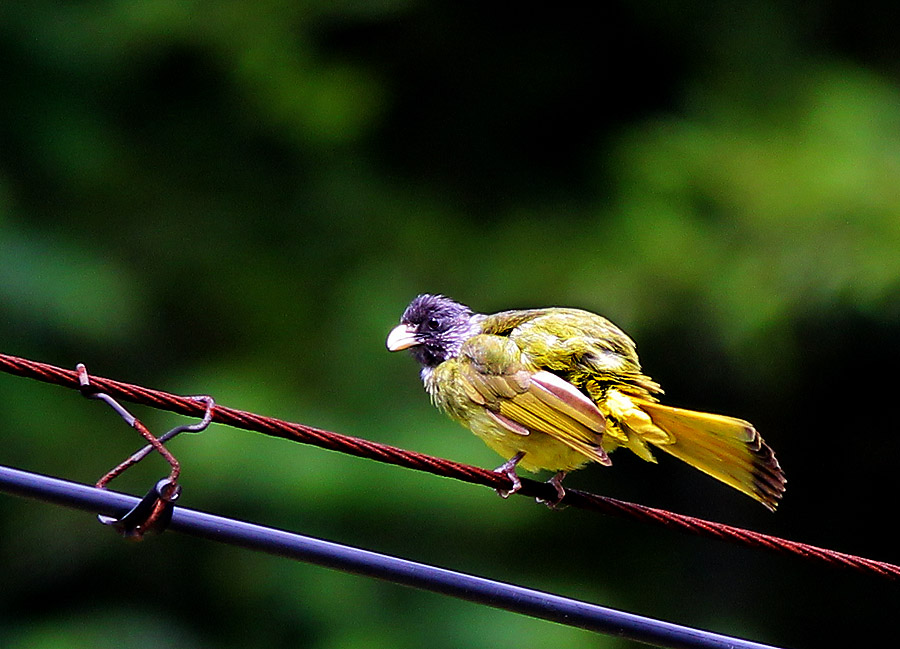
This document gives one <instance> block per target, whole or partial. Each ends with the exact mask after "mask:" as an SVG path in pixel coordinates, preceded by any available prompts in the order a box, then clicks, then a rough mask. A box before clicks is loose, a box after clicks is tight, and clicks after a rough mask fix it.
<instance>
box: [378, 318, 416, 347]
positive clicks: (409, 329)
mask: <svg viewBox="0 0 900 649" xmlns="http://www.w3.org/2000/svg"><path fill="white" fill-rule="evenodd" d="M385 344H387V348H388V350H390V351H392V352H399V351H400V350H401V349H409V348H410V347H414V346H415V345H418V344H419V341H418V340H417V339H416V329H415V327H413V326H412V325H408V324H402V325H397V326H396V327H394V328H393V329H391V333H389V334H388V337H387V341H386V343H385Z"/></svg>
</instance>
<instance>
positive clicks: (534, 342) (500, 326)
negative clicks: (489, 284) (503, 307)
mask: <svg viewBox="0 0 900 649" xmlns="http://www.w3.org/2000/svg"><path fill="white" fill-rule="evenodd" d="M481 330H482V332H483V333H488V334H494V335H501V336H508V337H509V338H510V339H511V340H513V341H515V343H516V344H517V345H518V347H519V348H520V349H521V350H522V355H523V361H524V362H526V363H527V364H529V365H531V366H532V367H533V369H543V370H548V371H550V372H553V373H554V374H557V375H559V376H560V377H561V378H563V379H565V380H567V381H569V382H570V383H572V384H573V385H575V386H576V387H577V388H579V389H580V390H582V391H584V392H585V393H587V394H588V395H589V396H590V397H591V398H592V399H593V400H594V401H599V400H600V399H601V398H602V396H603V395H604V394H605V392H606V390H608V389H609V387H611V386H615V387H618V388H620V389H622V390H624V391H626V392H629V393H633V394H635V395H636V396H642V397H645V398H652V397H651V395H652V394H656V393H660V392H662V390H661V389H660V387H659V385H658V384H657V383H655V382H654V381H653V380H652V379H650V378H649V377H647V376H645V375H644V374H643V373H642V372H641V366H640V362H639V361H638V356H637V352H636V350H635V344H634V341H632V340H631V338H630V337H629V336H628V335H627V334H626V333H625V332H624V331H622V330H621V329H619V328H618V327H617V326H616V325H614V324H613V323H612V322H610V321H609V320H607V319H606V318H604V317H602V316H599V315H597V314H595V313H591V312H590V311H584V310H581V309H567V308H549V309H530V310H522V311H502V312H500V313H495V314H493V315H489V316H486V317H485V319H484V320H483V321H482V323H481Z"/></svg>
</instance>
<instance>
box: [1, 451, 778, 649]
mask: <svg viewBox="0 0 900 649" xmlns="http://www.w3.org/2000/svg"><path fill="white" fill-rule="evenodd" d="M0 491H6V492H9V493H13V494H17V495H20V496H26V497H29V498H36V499H39V500H44V501H48V502H52V503H56V504H58V505H65V506H68V507H73V508H76V509H83V510H86V511H91V512H95V513H100V514H108V515H112V516H121V515H122V514H123V513H125V512H126V511H128V510H129V509H131V508H132V507H134V506H135V505H136V504H137V503H138V501H139V499H138V498H135V497H134V496H128V495H125V494H121V493H118V492H114V491H108V490H104V489H97V488H95V487H90V486H87V485H83V484H78V483H75V482H69V481H67V480H60V479H59V478H51V477H47V476H43V475H38V474H35V473H29V472H26V471H20V470H18V469H12V468H9V467H4V466H0ZM169 528H170V529H172V530H175V531H178V532H184V533H186V534H192V535H194V536H200V537H203V538H206V539H210V540H212V541H220V542H223V543H229V544H232V545H238V546H241V547H245V548H249V549H253V550H260V551H262V552H267V553H269V554H275V555H278V556H283V557H289V558H291V559H299V560H301V561H307V562H309V563H314V564H317V565H320V566H326V567H329V568H334V569H337V570H343V571H345V572H351V573H355V574H358V575H365V576H368V577H377V578H379V579H385V580H388V581H392V582H395V583H398V584H403V585H405V586H412V587H415V588H421V589H423V590H428V591H432V592H436V593H443V594H445V595H452V596H454V597H459V598H461V599H466V600H469V601H472V602H478V603H480V604H486V605H488V606H493V607H496V608H502V609H506V610H508V611H513V612H516V613H522V614H524V615H530V616H532V617H537V618H541V619H545V620H552V621H553V622H558V623H560V624H567V625H570V626H575V627H580V628H583V629H589V630H591V631H599V632H601V633H606V634H610V635H615V636H619V637H622V638H627V639H630V640H635V641H638V642H645V643H648V644H653V645H657V646H660V647H673V648H678V649H698V648H704V649H705V648H710V649H775V648H774V647H772V646H771V645H763V644H760V643H757V642H751V641H749V640H741V639H739V638H733V637H729V636H725V635H720V634H717V633H710V632H709V631H703V630H700V629H693V628H690V627H686V626H681V625H678V624H672V623H670V622H663V621H661V620H655V619H652V618H648V617H644V616H641V615H634V614H632V613H626V612H623V611H618V610H615V609H612V608H607V607H605V606H598V605H596V604H590V603H588V602H581V601H578V600H574V599H569V598H567V597H561V596H559V595H553V594H550V593H544V592H541V591H538V590H532V589H530V588H523V587H521V586H514V585H512V584H506V583H503V582H498V581H493V580H491V579H485V578H483V577H476V576H474V575H467V574H465V573H460V572H455V571H453V570H446V569H444V568H437V567H435V566H430V565H427V564H424V563H417V562H415V561H407V560H406V559H399V558H397V557H392V556H389V555H385V554H379V553H377V552H370V551H368V550H361V549H359V548H353V547H349V546H346V545H340V544H338V543H332V542H330V541H322V540H320V539H315V538H311V537H308V536H302V535H300V534H294V533H292V532H285V531H282V530H277V529H273V528H270V527H263V526H260V525H254V524H252V523H245V522H242V521H237V520H233V519H229V518H223V517H221V516H214V515H212V514H205V513H203V512H198V511H194V510H190V509H185V508H183V507H176V508H175V511H174V514H173V516H172V522H171V524H170V526H169Z"/></svg>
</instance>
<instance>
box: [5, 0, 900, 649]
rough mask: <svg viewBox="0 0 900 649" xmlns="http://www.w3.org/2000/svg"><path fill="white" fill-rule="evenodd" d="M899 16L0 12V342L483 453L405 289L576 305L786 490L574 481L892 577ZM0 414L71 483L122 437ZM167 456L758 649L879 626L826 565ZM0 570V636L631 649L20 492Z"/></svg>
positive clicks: (483, 568)
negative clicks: (776, 463)
mask: <svg viewBox="0 0 900 649" xmlns="http://www.w3.org/2000/svg"><path fill="white" fill-rule="evenodd" d="M897 13H898V12H897V9H896V8H895V7H894V6H893V5H889V4H887V3H876V4H875V5H869V6H861V5H857V4H852V5H851V4H850V3H841V2H837V1H820V2H815V3H778V2H774V0H755V1H753V2H749V3H734V2H730V3H723V4H716V5H711V4H710V5H705V4H696V3H687V2H672V3H662V4H656V3H648V2H628V1H622V2H618V3H613V4H608V5H604V7H603V9H602V10H600V11H599V12H598V10H597V8H595V7H589V6H585V8H583V9H577V8H574V7H572V6H560V7H556V6H553V7H551V6H549V5H546V4H525V5H522V4H517V5H515V6H505V5H504V6H490V5H488V6H485V5H483V4H481V3H478V4H476V3H468V2H461V3H450V2H430V3H429V2H415V1H411V0H406V1H399V0H398V1H391V0H382V1H381V2H369V3H350V2H337V3H334V2H313V1H298V2H290V3H284V2H275V1H271V0H270V1H266V2H257V3H239V2H217V3H208V2H173V1H172V0H148V1H146V2H141V3H130V2H121V1H113V0H107V1H84V2H71V3H61V2H51V1H49V0H35V1H34V2H27V3H26V2H6V3H3V4H2V5H0V61H2V63H3V70H4V72H3V80H2V82H0V87H2V95H0V333H2V337H3V340H4V345H3V349H2V351H3V352H5V353H12V354H16V355H21V356H28V357H31V358H35V359H37V360H41V361H46V362H51V363H56V364H59V365H63V366H67V367H72V366H74V364H75V363H76V362H78V361H82V362H85V363H86V364H87V365H88V368H89V369H90V370H91V371H93V372H94V373H96V374H100V375H104V376H109V377H114V378H118V379H121V380H126V381H132V382H138V383H143V384H146V385H149V386H151V387H158V388H162V389H166V390H169V391H173V392H180V393H185V394H193V393H209V394H212V395H214V396H215V397H216V399H217V400H218V401H219V402H220V403H223V404H226V405H229V406H233V407H239V408H243V409H247V410H253V411H256V412H260V413H263V414H268V415H273V416H278V417H282V418H286V419H291V420H296V421H301V422H304V423H308V424H312V425H315V426H320V427H324V428H331V429H334V430H337V431H340V432H343V433H348V434H353V435H357V436H362V437H367V438H371V439H374V440H378V441H381V442H386V443H390V444H395V445H399V446H403V447H407V448H412V449H415V450H419V451H422V452H426V453H432V454H436V455H441V456H445V457H450V458H453V459H456V460H459V461H464V462H471V463H476V464H480V465H483V466H493V465H495V464H497V463H499V461H498V458H497V457H494V456H493V455H492V454H491V452H490V451H488V450H487V449H486V448H484V447H483V446H482V445H481V443H480V442H479V441H478V440H477V439H476V438H474V437H473V436H472V435H470V434H468V433H467V432H465V431H464V430H462V429H460V428H458V427H457V426H455V425H454V424H452V423H451V422H449V421H448V420H446V419H444V418H443V417H441V416H440V415H439V414H438V413H436V412H434V411H433V410H432V409H431V407H430V405H429V404H428V400H427V398H426V397H425V395H424V394H423V393H422V390H421V386H420V384H419V382H418V378H417V369H416V368H415V367H414V366H413V364H412V362H411V361H409V360H408V359H404V358H400V357H397V356H390V355H388V354H387V353H386V352H385V351H384V347H383V339H384V336H385V335H386V333H387V331H388V330H389V329H390V327H391V326H392V325H393V324H394V323H395V322H396V320H397V318H398V317H399V315H400V313H401V311H402V309H403V307H404V306H405V304H406V303H407V302H408V301H409V299H411V298H412V297H413V296H414V295H415V294H417V293H419V292H425V291H431V292H443V293H446V294H448V295H451V296H453V297H455V298H456V299H459V300H461V301H464V302H467V303H468V304H470V305H471V306H472V307H473V308H475V309H477V310H481V311H494V310H499V309H503V308H519V307H531V306H545V305H567V306H578V307H583V308H588V309H592V310H595V311H598V312H600V313H603V314H605V315H607V316H608V317H610V318H612V319H613V320H614V321H616V322H617V323H619V324H620V325H622V326H623V327H624V328H626V330H628V331H629V332H630V333H632V335H633V336H634V337H635V338H636V339H637V341H638V343H639V347H640V349H641V352H642V358H643V361H644V366H645V369H646V370H647V371H648V373H649V374H650V375H652V376H653V377H654V378H656V379H657V380H659V381H660V382H662V383H663V385H664V386H665V387H666V388H667V391H668V395H669V401H670V402H671V403H673V404H675V405H684V406H688V407H696V408H702V409H707V410H712V411H720V412H726V413H730V414H734V415H737V416H741V417H746V418H748V419H750V420H752V421H753V422H754V423H756V424H757V427H758V428H759V429H760V430H761V431H762V432H763V434H764V436H765V437H766V439H767V440H768V441H769V442H770V444H771V445H772V446H773V447H774V448H775V449H776V450H777V451H778V454H779V457H780V458H781V461H782V464H783V466H784V467H785V469H786V471H787V474H788V477H789V480H790V482H789V485H788V493H787V496H786V499H785V502H784V504H783V506H782V508H781V510H780V511H779V512H778V513H777V514H775V515H768V514H767V513H766V512H765V511H764V510H762V508H761V507H759V506H758V505H756V504H755V503H753V502H751V501H750V500H749V499H746V498H743V497H741V496H740V495H739V494H736V493H732V492H731V491H730V490H728V489H726V488H723V487H721V486H719V485H717V484H714V483H713V482H712V481H711V480H709V479H708V478H706V477H705V476H702V475H700V474H699V473H697V472H692V471H691V470H690V469H687V468H686V467H684V466H681V465H678V464H677V463H676V462H674V461H667V460H666V458H663V459H662V461H661V464H660V465H658V466H650V465H646V464H644V463H642V462H640V461H639V460H637V459H636V458H634V457H629V456H626V455H625V453H622V454H621V455H620V454H617V455H616V456H614V458H613V459H614V461H615V466H614V467H613V468H612V469H609V470H603V469H601V468H599V467H595V468H592V469H587V470H585V471H583V472H580V473H579V474H577V475H575V476H572V478H571V484H573V485H574V486H579V487H583V488H587V489H592V490H597V491H600V492H603V493H608V494H610V495H615V496H619V497H624V498H629V499H633V500H636V501H639V502H642V503H646V504H648V505H653V506H659V507H668V508H673V509H676V510H678V511H683V512H686V513H691V514H695V515H699V516H707V517H712V518H716V519H719V520H725V521H727V522H731V523H734V524H739V525H749V526H752V527H755V528H757V529H761V530H764V531H768V532H772V533H776V534H781V535H785V536H789V537H793V538H797V539H800V540H806V541H809V542H813V543H817V544H820V545H826V546H832V547H836V548H838V549H842V550H845V551H849V552H854V553H858V554H863V555H870V556H874V557H876V558H883V559H886V560H889V561H894V562H897V561H898V560H900V557H898V556H897V554H896V548H895V544H894V543H892V542H891V541H892V538H893V536H892V531H891V530H892V527H889V525H890V523H889V518H888V516H886V515H885V514H886V513H887V512H890V511H893V504H894V501H895V496H896V493H897V485H896V480H895V479H894V477H895V475H896V467H895V463H894V458H895V456H896V455H897V452H898V450H900V442H898V440H897V436H896V432H897V423H896V419H895V417H893V416H892V414H891V410H892V409H891V408H890V405H889V404H890V399H891V398H892V397H890V395H891V394H892V393H893V391H894V388H895V386H894V384H895V383H896V378H895V376H894V372H893V370H894V367H896V364H897V362H898V360H900V336H898V333H900V299H898V291H900V254H898V251H900V77H898V74H900V68H898V66H897V61H898V52H897V46H896V38H895V34H894V28H893V26H894V25H896V19H897V18H898V16H897ZM882 368H883V369H882ZM863 370H865V371H863ZM0 399H2V401H0V403H2V404H3V406H2V408H0V426H2V431H3V445H2V450H0V461H2V462H3V463H4V464H9V465H14V466H19V467H21V468H24V469H29V470H34V471H39V472H44V473H49V474H56V475H60V476H63V477H66V478H70V479H76V480H82V481H87V482H93V481H94V480H95V479H96V478H97V477H98V476H99V475H101V474H102V473H103V472H104V471H105V470H106V469H107V468H109V467H110V466H112V465H113V464H115V463H116V462H118V461H119V460H120V459H121V458H122V457H124V456H125V454H127V453H129V452H131V451H132V450H134V448H136V447H137V445H138V444H137V439H136V436H135V435H133V434H132V433H130V431H129V430H128V429H126V428H125V426H124V425H123V424H122V423H121V422H120V421H119V420H118V419H117V418H116V417H115V416H114V415H113V414H112V413H111V412H107V411H106V410H104V408H103V407H102V406H101V404H98V403H96V402H88V401H86V400H82V399H80V398H79V397H78V396H77V395H76V394H74V393H71V392H66V391H63V390H59V389H58V388H54V387H51V386H46V385H41V384H37V383H33V382H29V381H24V380H21V379H16V378H13V377H9V376H0ZM137 414H138V416H139V417H141V418H142V419H143V420H144V421H145V422H146V423H147V424H148V425H150V426H151V427H152V428H153V429H154V430H157V431H159V432H162V431H163V430H165V429H166V428H167V427H169V426H172V425H174V423H175V421H176V419H175V418H173V417H172V416H170V415H168V414H165V413H159V412H153V411H146V412H145V411H139V412H137ZM173 450H174V451H175V452H176V453H177V454H178V456H179V457H180V458H181V459H182V461H183V463H184V465H185V475H184V488H185V497H184V503H185V505H187V506H191V507H196V508H200V509H206V510H209V511H214V512H216V513H220V514H223V515H229V516H236V517H240V518H246V519H250V520H254V521H259V522H262V523H266V524H271V525H276V526H281V527H285V528H288V529H294V530H298V531H301V532H304V533H309V534H314V535H320V536H323V537H326V538H330V539H334V540H337V541H341V542H346V543H352V544H356V545H360V546H363V547H367V548H372V549H375V550H379V551H385V552H389V553H393V554H397V555H401V556H405V557H410V558H413V559H416V560H420V561H426V562H430V563H436V564H439V565H446V566H449V567H454V568H457V569H460V570H465V571H471V572H475V573H478V574H483V575H486V576H490V577H494V578H498V579H502V580H505V581H512V582H516V583H521V584H524V585H528V586H532V587H537V588H541V589H546V590H552V591H556V592H560V593H563V594H566V595H569V596H573V597H578V598H584V599H587V600H591V601H596V602H599V603H603V604H607V605H611V606H615V607H618V608H623V609H627V610H631V611H635V612H638V613H642V614H646V615H651V616H654V617H660V618H665V619H671V620H673V621H677V622H681V623H684V624H689V625H696V626H701V627H708V628H712V629H714V630H717V631H720V632H725V633H732V634H737V635H743V636H748V637H752V638H754V639H757V640H760V641H765V642H770V643H773V644H784V645H789V646H798V647H799V646H809V647H814V646H825V645H830V646H837V644H835V643H839V642H845V643H851V642H852V643H854V644H858V642H859V641H860V639H861V638H865V637H867V636H868V637H872V638H875V637H881V636H882V635H883V634H884V633H886V632H887V630H888V629H892V626H891V624H892V620H891V619H890V615H889V613H888V611H889V609H890V606H889V603H890V602H896V593H895V592H894V591H892V590H889V586H886V585H882V584H879V583H877V582H874V581H873V580H869V579H865V578H861V577H857V576H854V575H846V574H842V573H838V572H832V571H829V570H827V569H822V568H813V567H809V566H805V565H802V564H800V563H798V562H797V561H792V560H785V559H781V558H777V557H771V556H768V555H765V554H763V553H757V552H752V551H747V550H742V549H736V548H732V547H727V546H723V545H722V544H716V543H712V542H705V541H698V540H696V539H689V538H683V537H681V536H678V535H675V534H672V533H669V532H666V531H661V530H657V529H652V528H647V527H641V526H637V525H634V524H632V523H629V522H626V521H618V520H613V519H607V518H603V517H598V516H595V515H592V514H589V513H585V512H578V511H572V510H566V511H563V512H558V513H554V512H548V511H546V510H544V509H543V508H541V507H538V506H535V505H533V504H531V503H529V502H526V501H525V500H524V499H512V500H511V501H508V502H506V501H501V500H499V499H497V498H496V497H495V496H494V495H493V494H492V493H489V492H487V491H486V490H480V489H476V488H473V487H470V486H466V485H461V484H456V483H453V482H451V481H444V480H438V479H436V478H433V477H429V476H425V475H419V474H415V473H413V472H410V471H404V470H401V469H397V468H394V467H388V466H382V465H378V464H375V463H372V462H365V461H362V460H359V459H355V458H349V457H344V456H341V455H338V454H334V453H330V452H326V451H321V450H318V449H313V448H305V447H300V446H296V447H295V446H294V445H290V444H288V443H287V442H282V441H277V440H272V439H268V438H264V437H261V436H255V435H249V434H247V433H244V432H240V431H235V430H230V429H226V428H223V427H219V426H216V427H213V428H212V429H211V430H210V431H208V432H206V433H205V434H203V435H201V436H194V437H190V438H186V439H179V440H177V441H176V442H175V443H174V444H173ZM144 465H146V466H144ZM162 471H164V467H163V466H162V464H161V462H160V461H159V460H158V459H156V458H151V459H148V460H147V461H146V462H144V463H143V465H142V466H140V467H138V468H136V469H135V470H134V471H133V472H130V473H129V474H127V475H126V477H123V478H122V479H121V484H119V485H118V486H119V487H120V488H122V489H126V490H131V491H133V492H143V491H144V490H145V489H146V486H147V485H148V484H150V482H151V481H153V480H155V479H156V478H157V477H159V475H160V474H161V472H162ZM0 561H2V566H3V571H4V576H3V588H2V589H0V645H2V646H3V647H11V648H14V649H26V648H27V649H45V648H46V649H53V648H56V647H76V648H77V647H106V646H110V647H113V646H115V647H120V646H126V647H136V648H140V647H145V646H147V647H149V646H153V647H169V646H171V647H176V646H177V647H198V648H199V647H243V646H270V647H288V646H291V647H293V646H309V647H316V648H321V649H330V648H337V647H340V648H342V649H343V648H350V649H352V648H354V647H382V646H383V647H420V646H429V647H434V648H441V647H448V648H449V647H460V646H465V647H496V646H516V647H520V648H522V649H525V648H528V647H546V646H566V647H596V646H600V647H626V646H630V645H629V643H627V642H624V641H621V640H618V639H614V638H607V637H600V636H595V635H593V634H589V633H586V632H582V631H578V630H572V629H568V628H565V627H561V626H557V625H552V624H548V623H543V622H538V621H534V620H530V619H526V618H520V617H517V616H513V615H511V614H507V613H502V612H498V611H492V610H488V609H484V608H480V607H477V606H475V605H471V604H467V603H461V602H456V601H453V600H449V599H446V598H442V597H438V596H435V595H428V594H422V593H418V592H414V591H409V590H405V589H401V588H399V587H395V586H392V585H388V584H383V583H377V582H374V581H371V580H366V579H363V578H359V577H353V576H347V575H341V574H336V573H333V572H330V571H327V570H325V569H321V568H315V567H310V566H305V565H293V564H290V563H288V562H286V561H282V560H279V559H275V558H272V557H263V556H257V555H253V554H251V553H249V552H245V551H241V550H237V549H233V548H223V547H217V546H216V545H214V544H211V543H208V542H204V541H199V540H194V539H189V538H183V537H180V536H177V535H175V534H167V535H164V536H162V537H160V538H158V539H153V540H151V541H148V542H146V543H142V544H139V545H127V544H125V543H122V542H121V541H120V540H119V539H117V538H114V536H113V535H112V534H111V533H110V531H109V530H108V529H104V528H102V527H101V526H99V525H96V524H93V523H92V522H91V521H90V520H89V517H85V516H84V515H82V514H77V513H73V512H68V511H64V510H61V509H59V508H55V507H51V506H48V505H41V504H36V503H33V502H25V501H20V500H18V499H15V498H11V497H2V498H0ZM823 584H828V587H827V588H826V587H823ZM886 603H887V605H886Z"/></svg>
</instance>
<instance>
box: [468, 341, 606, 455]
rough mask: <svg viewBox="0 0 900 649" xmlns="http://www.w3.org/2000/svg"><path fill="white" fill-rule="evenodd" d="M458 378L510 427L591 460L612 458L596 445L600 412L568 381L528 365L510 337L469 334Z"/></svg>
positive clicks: (600, 430)
mask: <svg viewBox="0 0 900 649" xmlns="http://www.w3.org/2000/svg"><path fill="white" fill-rule="evenodd" d="M459 378H460V380H461V383H462V386H463V389H464V390H465V392H466V395H467V396H468V397H469V399H471V400H472V401H474V402H475V403H477V404H479V405H481V406H484V407H485V408H486V409H487V411H488V412H489V413H490V414H491V416H492V417H493V418H494V420H495V421H496V422H497V423H498V424H499V425H501V426H503V427H504V428H505V429H507V430H509V431H510V432H513V433H516V434H519V435H528V434H530V433H531V432H532V431H538V432H541V433H545V434H547V435H550V436H551V437H553V438H555V439H557V440H558V441H560V442H562V443H563V444H565V445H566V446H568V447H570V448H572V449H574V450H576V451H578V452H579V453H582V454H583V455H585V456H586V457H589V458H590V459H592V460H594V461H595V462H599V463H601V464H607V465H608V464H610V461H609V458H608V457H607V455H606V452H605V451H604V450H603V448H602V447H601V445H600V443H601V440H602V435H603V432H604V430H606V418H605V417H604V416H603V413H602V412H600V410H599V409H598V408H597V406H596V405H594V403H593V402H592V401H591V400H590V399H589V398H588V397H587V396H585V395H584V394H582V393H581V392H580V391H579V390H578V389H577V388H575V387H574V386H573V385H572V384H570V383H568V382H566V381H565V380H563V379H561V378H560V377H558V376H556V375H555V374H553V373H551V372H548V371H546V370H535V369H531V368H529V367H528V366H526V365H525V364H524V363H523V362H522V353H521V350H520V349H519V348H518V346H517V345H516V344H515V342H514V341H512V340H510V339H509V338H507V337H505V336H495V335H486V334H481V335H477V336H473V337H472V338H470V339H469V340H467V341H466V343H465V344H464V345H463V347H462V349H461V350H460V355H459Z"/></svg>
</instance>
